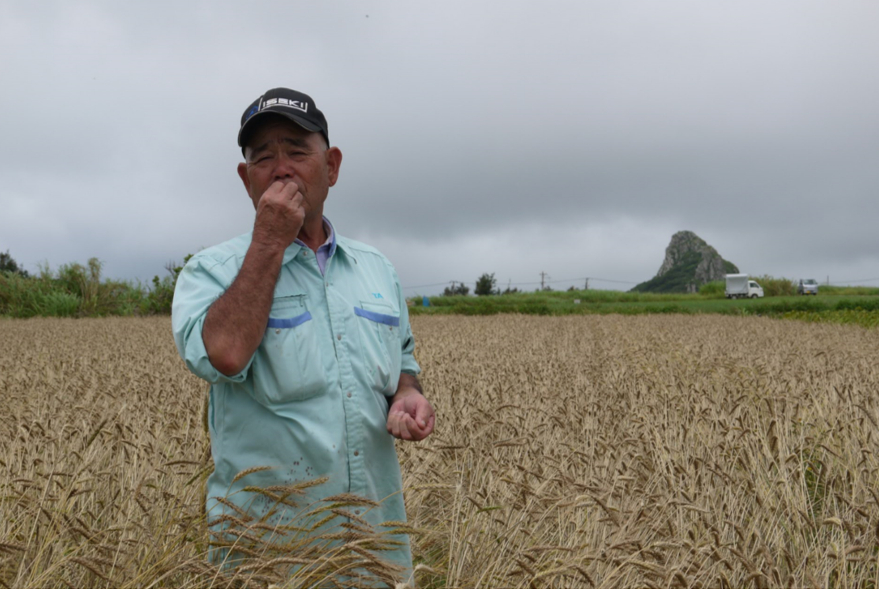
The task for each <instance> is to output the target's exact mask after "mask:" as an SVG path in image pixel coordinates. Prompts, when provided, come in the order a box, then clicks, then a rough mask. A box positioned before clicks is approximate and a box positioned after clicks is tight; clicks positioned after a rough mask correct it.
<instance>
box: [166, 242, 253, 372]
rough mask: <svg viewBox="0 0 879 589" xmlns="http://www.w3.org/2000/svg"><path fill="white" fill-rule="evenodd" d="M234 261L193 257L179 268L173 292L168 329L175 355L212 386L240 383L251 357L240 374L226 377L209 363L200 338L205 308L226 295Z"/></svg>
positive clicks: (206, 309) (232, 278) (234, 270)
mask: <svg viewBox="0 0 879 589" xmlns="http://www.w3.org/2000/svg"><path fill="white" fill-rule="evenodd" d="M234 260H235V258H234V257H232V258H230V259H229V260H227V261H226V262H225V263H221V262H217V261H215V260H211V259H204V258H193V259H191V260H190V261H189V262H188V263H187V264H186V265H185V266H184V267H183V270H182V271H181V272H180V276H179V277H178V278H177V285H176V287H175V289H174V302H173V304H172V306H171V326H172V329H173V331H174V343H175V344H176V345H177V352H178V353H179V354H180V357H181V358H183V362H184V363H185V364H186V367H187V368H188V369H189V370H190V371H191V372H192V373H193V374H195V375H196V376H198V377H199V378H203V379H204V380H206V381H208V382H210V383H212V384H213V383H219V382H234V383H240V382H243V381H244V380H245V379H246V378H247V372H248V371H249V370H250V365H251V364H252V363H253V356H251V358H250V360H249V361H248V362H247V366H245V367H244V369H243V370H242V371H241V372H239V373H238V374H235V375H233V376H226V375H225V374H223V373H221V372H220V371H219V370H217V369H216V368H214V365H213V364H211V361H210V359H209V358H208V352H207V349H206V348H205V345H204V339H203V338H202V329H203V328H204V321H205V317H207V314H208V309H210V308H211V305H212V304H213V303H214V301H216V300H217V299H218V298H220V296H222V294H223V293H224V292H226V289H227V288H228V287H229V285H231V284H232V281H233V280H234V279H235V277H236V276H237V275H238V268H237V265H236V264H235V263H234Z"/></svg>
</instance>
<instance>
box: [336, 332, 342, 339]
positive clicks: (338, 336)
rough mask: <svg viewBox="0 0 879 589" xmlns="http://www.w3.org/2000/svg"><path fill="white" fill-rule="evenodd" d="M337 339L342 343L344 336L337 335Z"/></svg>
mask: <svg viewBox="0 0 879 589" xmlns="http://www.w3.org/2000/svg"><path fill="white" fill-rule="evenodd" d="M336 339H337V340H339V341H342V334H341V333H340V334H339V335H337V336H336Z"/></svg>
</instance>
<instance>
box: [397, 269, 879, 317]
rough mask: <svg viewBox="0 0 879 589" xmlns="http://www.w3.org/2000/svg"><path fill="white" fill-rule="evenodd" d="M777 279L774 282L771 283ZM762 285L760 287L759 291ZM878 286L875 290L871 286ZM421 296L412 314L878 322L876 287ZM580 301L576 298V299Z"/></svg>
mask: <svg viewBox="0 0 879 589" xmlns="http://www.w3.org/2000/svg"><path fill="white" fill-rule="evenodd" d="M761 280H762V281H760V280H758V281H760V284H761V286H763V285H764V283H766V285H772V289H773V290H775V289H776V288H778V289H779V290H782V289H783V288H784V284H783V283H787V284H790V281H786V280H784V279H769V280H767V279H766V278H763V279H761ZM776 283H777V284H776ZM766 289H767V287H766V286H764V290H766ZM875 290H876V291H879V289H875ZM421 300H422V298H421V296H418V297H415V298H413V299H412V301H411V305H412V306H411V307H410V310H409V312H410V314H412V315H424V314H430V315H445V314H449V315H451V314H457V315H496V314H499V313H522V314H528V315H586V314H602V315H607V314H620V315H641V314H648V313H663V314H666V313H682V314H695V313H716V314H722V315H736V316H752V315H753V316H765V317H777V318H786V319H799V320H807V321H822V322H833V323H850V324H851V323H853V324H858V325H863V326H865V327H874V326H876V325H877V324H879V292H870V291H865V289H855V288H853V289H845V288H842V287H836V289H835V291H834V294H825V293H824V292H821V293H820V294H819V295H818V296H817V297H801V296H796V295H787V296H767V297H766V298H762V299H738V300H727V299H726V298H725V296H724V289H723V283H717V282H715V283H710V284H706V285H704V286H703V287H702V289H701V290H700V292H699V294H680V293H675V294H656V293H641V292H621V291H608V290H573V291H571V290H569V291H551V292H546V291H543V292H533V293H515V294H505V295H494V296H481V297H472V296H470V297H468V296H449V297H446V296H442V297H429V301H430V306H429V307H423V306H422V303H421ZM577 301H579V302H577Z"/></svg>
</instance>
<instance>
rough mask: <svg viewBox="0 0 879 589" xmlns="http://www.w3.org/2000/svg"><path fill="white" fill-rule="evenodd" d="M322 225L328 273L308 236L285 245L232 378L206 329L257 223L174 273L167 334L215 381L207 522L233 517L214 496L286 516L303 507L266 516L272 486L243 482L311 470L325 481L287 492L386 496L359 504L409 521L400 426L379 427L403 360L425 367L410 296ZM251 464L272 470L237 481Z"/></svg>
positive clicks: (404, 367)
mask: <svg viewBox="0 0 879 589" xmlns="http://www.w3.org/2000/svg"><path fill="white" fill-rule="evenodd" d="M330 227H331V226H330ZM329 233H330V241H331V244H330V248H329V251H328V257H327V260H326V267H325V272H321V268H320V267H319V265H318V261H317V259H316V256H315V254H314V252H312V251H311V250H310V249H308V248H307V247H303V246H302V245H300V244H298V243H293V244H292V245H290V246H289V247H288V248H287V250H286V251H285V252H284V258H283V264H282V267H281V272H280V275H279V277H278V281H277V285H276V287H275V293H274V301H273V303H272V308H271V312H270V314H269V320H268V325H267V326H266V331H265V335H264V336H263V340H262V343H261V344H260V346H259V348H258V349H257V350H256V352H255V353H254V355H253V357H252V358H251V359H250V361H249V362H248V364H247V366H246V367H245V368H244V370H242V371H241V372H240V373H239V374H236V375H234V376H225V375H223V374H221V373H220V372H219V371H217V370H216V369H215V368H214V366H213V365H212V364H211V363H210V360H209V359H208V355H207V352H206V350H205V345H204V342H203V340H202V328H203V326H204V321H205V316H206V315H207V312H208V309H209V308H210V306H211V304H212V303H213V302H214V301H215V300H216V299H217V298H219V297H220V296H221V295H222V294H223V293H224V292H225V291H226V289H227V288H229V286H230V285H231V284H232V282H233V281H234V280H235V278H236V277H237V275H238V271H239V270H240V268H241V264H242V263H243V260H244V255H245V254H246V253H247V249H248V247H249V245H250V240H251V235H250V234H246V235H242V236H240V237H237V238H234V239H232V240H230V241H227V242H225V243H223V244H220V245H217V246H214V247H211V248H208V249H206V250H203V251H201V252H199V253H198V254H196V255H195V256H193V258H192V259H191V260H190V261H189V262H188V263H187V264H186V266H185V267H184V268H183V271H182V272H181V273H180V277H179V278H178V280H177V287H176V290H175V292H174V304H173V310H172V324H173V330H174V340H175V342H176V344H177V349H178V351H179V353H180V356H181V357H182V358H183V360H184V361H185V363H186V366H187V367H188V368H189V369H190V370H191V371H192V372H193V373H194V374H196V375H197V376H199V377H201V378H203V379H205V380H206V381H208V382H209V383H211V388H210V400H209V409H208V424H209V429H210V436H211V453H212V455H213V459H214V466H215V468H214V472H213V473H212V474H211V475H210V477H209V478H208V484H207V504H206V508H207V512H208V519H209V520H212V519H214V518H216V517H218V516H221V515H223V514H227V513H228V514H230V515H234V512H233V511H231V510H229V508H227V507H225V506H224V505H223V504H222V503H220V502H218V501H217V499H216V498H218V497H219V498H225V499H226V500H228V501H231V502H233V503H234V504H235V505H236V506H238V507H240V508H241V509H244V510H245V511H247V512H248V513H249V514H250V515H251V516H253V517H254V518H257V519H258V518H260V517H265V518H266V523H269V524H271V525H274V524H286V523H288V522H289V520H290V518H291V517H292V516H293V515H295V513H296V512H297V511H298V510H296V509H292V508H291V509H290V510H289V511H278V512H276V513H274V514H272V513H270V508H271V507H272V503H271V502H270V501H269V500H268V499H267V498H266V497H264V496H263V495H259V494H256V493H249V492H243V491H242V489H243V488H244V487H246V486H258V487H263V488H264V487H269V486H273V485H289V484H294V483H298V482H303V481H309V480H313V479H316V478H319V477H329V480H328V482H327V483H325V484H322V485H319V486H317V487H313V488H312V489H310V490H309V494H308V495H307V496H306V497H294V500H295V501H296V502H297V503H298V504H299V506H300V507H302V508H305V509H307V508H308V506H309V504H310V503H312V502H315V501H318V500H320V499H322V498H323V497H326V496H330V495H336V494H339V493H353V494H356V495H359V496H362V497H366V498H368V499H372V500H374V501H378V502H380V503H381V505H380V506H379V507H374V508H366V509H365V510H361V511H360V512H358V515H359V516H360V517H363V518H365V519H366V520H367V521H368V522H369V523H370V524H371V525H373V526H375V527H376V529H377V530H378V531H381V530H383V528H381V527H379V526H380V524H381V523H383V522H385V521H405V519H406V513H405V509H404V505H403V495H402V482H401V477H400V467H399V462H398V460H397V455H396V451H395V449H394V438H393V437H392V436H391V435H390V434H389V433H388V432H387V430H386V423H387V416H388V400H387V398H388V397H389V396H392V395H393V394H394V393H395V392H396V388H397V384H398V381H399V378H400V373H401V371H402V372H406V373H409V374H413V375H417V374H418V373H419V372H420V368H419V367H418V364H417V363H416V361H415V358H414V357H413V355H412V351H413V349H414V345H415V344H414V340H413V337H412V331H411V329H410V326H409V314H408V311H407V308H406V301H405V299H404V298H403V292H402V288H401V287H400V282H399V279H398V278H397V274H396V271H395V270H394V268H393V266H392V265H391V263H390V262H389V261H388V260H387V258H385V257H384V256H383V255H382V254H381V253H380V252H378V251H377V250H376V249H374V248H372V247H370V246H367V245H364V244H362V243H359V242H357V241H354V240H350V239H347V238H344V237H341V236H338V235H336V234H335V232H333V231H332V228H331V229H330V232H329ZM258 466H270V467H272V468H271V470H264V471H260V472H254V473H252V474H249V475H247V476H245V477H243V478H241V479H240V480H238V481H236V482H235V483H234V484H233V483H232V479H233V478H234V477H235V475H236V474H238V473H239V472H241V471H244V470H246V469H249V468H253V467H258ZM312 507H314V505H312ZM337 523H338V522H337ZM394 539H395V540H399V541H401V542H403V545H402V546H401V547H400V548H399V549H398V550H396V551H394V552H391V553H387V554H385V557H387V558H389V559H391V560H393V561H394V562H396V563H398V564H401V565H404V566H405V567H407V568H408V567H411V557H410V554H409V545H408V539H407V538H406V537H405V536H395V537H394ZM214 556H215V557H216V554H215V555H214Z"/></svg>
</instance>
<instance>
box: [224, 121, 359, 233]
mask: <svg viewBox="0 0 879 589" xmlns="http://www.w3.org/2000/svg"><path fill="white" fill-rule="evenodd" d="M244 158H245V160H246V161H245V162H244V163H242V164H239V165H238V175H239V176H240V177H241V180H242V182H244V187H245V188H246V189H247V194H249V195H250V199H251V200H252V201H253V206H254V208H256V206H257V204H258V203H259V199H260V198H261V197H262V195H263V193H264V192H265V191H266V189H268V187H269V186H271V185H272V184H273V183H275V182H282V183H284V184H287V183H289V182H295V183H296V185H297V186H298V187H299V191H300V192H301V193H302V196H303V207H305V217H306V221H308V220H309V219H310V218H314V217H318V218H319V217H320V216H321V215H322V214H323V205H324V201H325V200H326V198H327V193H328V192H329V189H330V186H333V185H334V184H335V183H336V180H337V179H338V177H339V166H340V164H341V163H342V152H341V151H339V149H338V148H337V147H332V148H329V149H328V148H327V145H326V142H325V140H324V138H323V136H322V135H321V134H320V133H312V132H311V131H306V130H305V129H303V128H302V127H300V126H299V125H297V124H296V123H294V122H292V121H289V120H287V119H285V118H283V117H275V116H272V117H267V119H266V121H265V122H264V123H262V125H260V126H259V127H258V128H257V129H256V130H255V131H254V132H253V133H252V134H251V136H250V139H249V140H248V142H247V146H246V147H245V149H244Z"/></svg>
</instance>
